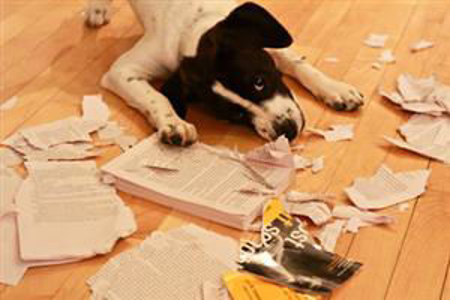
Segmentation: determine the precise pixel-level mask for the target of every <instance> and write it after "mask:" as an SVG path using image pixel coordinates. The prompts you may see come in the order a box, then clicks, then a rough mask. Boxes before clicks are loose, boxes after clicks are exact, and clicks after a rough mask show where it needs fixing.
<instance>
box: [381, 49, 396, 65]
mask: <svg viewBox="0 0 450 300" xmlns="http://www.w3.org/2000/svg"><path fill="white" fill-rule="evenodd" d="M378 61H379V62H380V63H385V64H392V63H395V56H394V53H392V50H384V51H383V52H381V54H380V57H378Z"/></svg>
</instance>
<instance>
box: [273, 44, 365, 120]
mask: <svg viewBox="0 0 450 300" xmlns="http://www.w3.org/2000/svg"><path fill="white" fill-rule="evenodd" d="M270 53H271V55H272V57H273V58H274V60H275V62H276V64H277V67H278V68H279V69H280V71H281V72H283V73H284V74H286V75H289V76H291V77H293V78H295V79H297V80H298V81H299V82H300V83H301V84H302V85H303V86H304V87H306V88H307V89H308V90H309V91H310V92H311V93H312V94H313V95H314V96H315V97H316V98H317V99H319V100H321V101H324V102H325V104H327V105H328V106H330V107H332V108H334V109H335V110H338V111H354V110H357V109H358V108H359V107H360V106H361V105H363V103H364V96H363V94H361V93H360V92H359V91H358V90H357V89H356V88H355V87H353V86H351V85H349V84H346V83H344V82H341V81H338V80H335V79H333V78H331V77H328V76H327V75H325V74H324V73H322V72H321V71H319V70H318V69H316V68H315V67H313V66H312V65H310V64H309V63H307V62H306V60H305V58H304V57H301V56H299V55H298V54H297V53H295V51H294V50H292V49H281V50H270Z"/></svg>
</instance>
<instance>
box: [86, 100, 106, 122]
mask: <svg viewBox="0 0 450 300" xmlns="http://www.w3.org/2000/svg"><path fill="white" fill-rule="evenodd" d="M82 106H83V107H82V109H83V119H84V120H97V121H100V122H104V123H106V122H107V121H108V119H109V115H110V112H109V108H108V106H107V105H106V104H105V102H103V98H102V96H101V95H89V96H84V97H83V103H82Z"/></svg>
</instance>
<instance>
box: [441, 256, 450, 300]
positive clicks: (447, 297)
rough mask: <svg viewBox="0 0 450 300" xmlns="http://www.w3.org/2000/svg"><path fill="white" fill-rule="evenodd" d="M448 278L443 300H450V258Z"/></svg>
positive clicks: (449, 260)
mask: <svg viewBox="0 0 450 300" xmlns="http://www.w3.org/2000/svg"><path fill="white" fill-rule="evenodd" d="M447 265H448V268H447V276H446V281H445V286H444V289H443V290H442V296H441V300H450V257H449V259H448V264H447Z"/></svg>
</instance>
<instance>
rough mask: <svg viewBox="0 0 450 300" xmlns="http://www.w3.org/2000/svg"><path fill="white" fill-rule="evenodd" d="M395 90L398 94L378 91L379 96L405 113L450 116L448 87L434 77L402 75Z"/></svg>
mask: <svg viewBox="0 0 450 300" xmlns="http://www.w3.org/2000/svg"><path fill="white" fill-rule="evenodd" d="M397 90H398V93H397V92H385V91H381V90H380V94H381V95H382V96H384V97H386V98H387V99H388V100H390V101H392V102H394V103H395V104H398V105H400V106H401V107H402V108H403V109H404V110H407V111H412V112H417V113H423V114H429V115H433V116H440V115H442V114H450V86H448V85H445V84H442V83H440V82H439V81H438V80H437V79H436V78H435V77H434V76H431V77H428V78H415V77H413V76H411V75H409V74H402V75H400V76H399V78H398V80H397Z"/></svg>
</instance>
